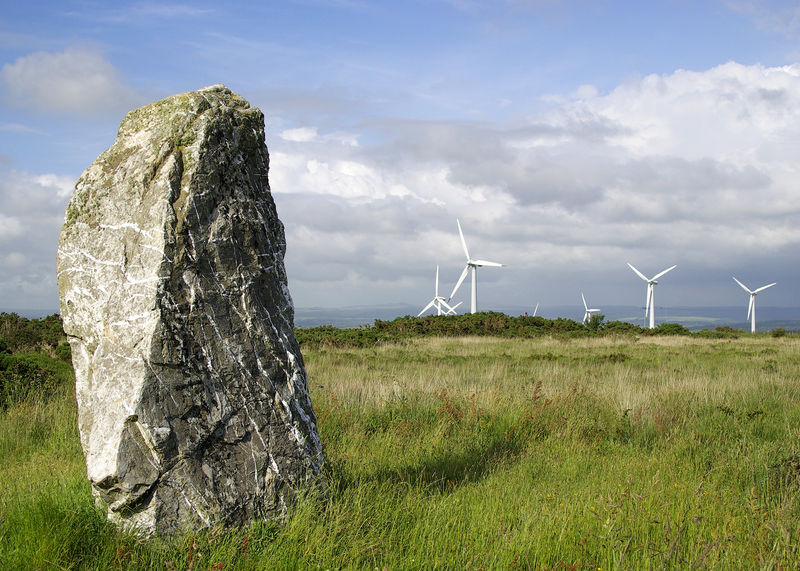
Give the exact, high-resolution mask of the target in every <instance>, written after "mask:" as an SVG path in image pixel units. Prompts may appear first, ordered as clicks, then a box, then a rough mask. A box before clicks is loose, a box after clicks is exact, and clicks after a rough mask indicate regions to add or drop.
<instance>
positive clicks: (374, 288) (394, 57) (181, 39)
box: [0, 0, 800, 310]
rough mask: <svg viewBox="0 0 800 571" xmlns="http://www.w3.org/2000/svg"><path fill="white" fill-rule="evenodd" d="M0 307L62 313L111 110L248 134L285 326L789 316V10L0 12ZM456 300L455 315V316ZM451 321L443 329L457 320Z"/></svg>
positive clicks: (407, 7)
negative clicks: (327, 310)
mask: <svg viewBox="0 0 800 571" xmlns="http://www.w3.org/2000/svg"><path fill="white" fill-rule="evenodd" d="M3 4H4V6H3V10H2V11H0V307H2V308H4V309H6V310H8V309H12V310H13V309H53V310H57V308H58V289H57V285H56V278H55V254H56V249H57V245H58V234H59V231H60V227H61V224H62V223H63V219H64V212H65V210H66V205H67V202H68V200H69V198H70V196H71V194H72V189H73V186H74V184H75V181H76V180H77V178H78V176H80V174H81V172H82V171H83V170H84V169H86V168H87V167H88V166H89V165H90V164H91V163H92V162H93V161H94V159H95V158H96V157H97V155H99V154H100V153H101V152H102V151H103V150H105V149H106V148H108V147H109V146H110V145H111V143H112V142H113V140H114V138H115V136H116V131H117V128H118V127H119V124H120V122H121V121H122V118H123V117H124V115H125V113H127V112H128V111H130V110H132V109H134V108H136V107H139V106H141V105H145V104H148V103H150V102H153V101H156V100H159V99H162V98H164V97H167V96H169V95H172V94H174V93H180V92H184V91H190V90H194V89H199V88H201V87H204V86H207V85H212V84H216V83H223V84H225V85H227V86H228V87H229V88H230V89H232V90H233V91H235V92H237V93H238V94H240V95H241V96H243V97H244V98H245V99H247V100H248V101H249V102H250V103H251V105H253V106H256V107H259V108H260V109H261V110H262V111H263V112H264V114H265V116H266V144H267V147H268V149H269V152H270V185H271V189H272V193H273V196H274V199H275V203H276V205H277V209H278V215H279V217H280V219H281V220H282V221H283V223H284V225H285V228H286V239H287V254H286V268H287V274H288V279H289V289H290V291H291V293H292V297H293V299H294V303H295V305H296V306H298V307H343V306H352V305H385V304H395V303H408V304H412V305H419V307H420V309H421V308H422V307H423V306H424V305H426V304H427V303H428V301H429V300H430V299H431V298H432V297H433V294H434V291H433V290H434V276H435V272H436V266H437V265H438V266H439V267H440V293H441V294H443V295H445V296H448V295H449V294H450V292H451V289H452V287H453V286H454V285H455V282H456V280H457V279H458V277H459V275H460V273H461V271H462V269H463V267H464V264H465V261H466V259H465V256H464V252H463V250H462V247H461V242H460V240H459V236H458V228H457V225H456V220H457V219H458V220H460V223H461V226H462V228H463V230H464V235H465V238H466V242H467V245H468V246H469V253H470V255H472V256H473V257H477V258H483V259H487V260H491V261H497V262H502V263H503V264H505V267H502V268H493V267H487V268H481V269H480V270H479V272H478V284H479V296H478V305H479V309H481V310H489V309H492V307H493V306H501V305H502V306H509V305H517V306H521V307H530V308H531V309H532V308H533V307H534V306H535V305H536V304H537V303H538V304H541V305H542V306H544V307H546V306H547V305H569V304H572V303H575V304H576V305H581V306H582V301H581V299H580V293H581V292H583V293H584V294H585V295H586V298H587V301H588V302H589V304H590V305H591V306H592V307H599V308H602V307H603V305H637V304H638V305H644V301H645V299H644V298H645V291H646V286H645V283H644V282H643V281H642V280H641V279H640V278H639V277H638V276H637V275H636V274H634V273H633V272H632V271H631V270H630V268H628V266H627V263H628V262H630V263H631V264H633V265H634V266H635V267H637V268H638V269H639V270H640V271H641V272H642V273H644V274H645V275H647V276H652V275H654V274H657V273H659V272H660V271H662V270H664V269H666V268H667V267H669V266H672V265H674V264H677V268H676V269H675V270H673V271H671V272H670V273H669V274H667V275H665V276H664V277H662V278H661V279H660V280H659V285H658V286H657V288H656V303H657V305H659V306H672V307H674V306H731V305H742V307H743V310H744V309H746V306H747V303H748V299H749V298H748V296H747V294H746V293H745V292H744V291H742V289H741V288H740V287H739V286H738V285H737V284H736V283H735V282H734V281H733V280H732V279H731V278H732V276H736V277H737V278H738V279H739V280H741V281H742V282H744V283H745V284H746V285H748V286H749V287H750V288H751V289H754V288H756V287H759V286H762V285H765V284H767V283H771V282H778V285H777V286H775V287H772V288H770V289H769V290H768V291H765V292H763V293H762V294H760V297H759V305H768V306H792V307H797V306H800V264H798V261H800V176H798V175H800V160H798V159H799V158H800V6H798V5H797V4H796V3H795V2H783V1H757V0H708V1H706V2H700V1H696V2H695V1H689V0H674V1H653V2H633V1H624V2H623V1H619V2H615V1H610V0H607V1H604V0H595V1H577V0H576V1H571V0H561V1H559V0H487V1H484V2H481V1H477V0H418V1H415V0H408V1H402V2H384V1H383V0H374V1H373V0H281V1H266V2H228V3H221V2H205V1H202V0H201V1H196V2H191V3H189V2H187V3H177V2H171V1H170V0H161V1H159V2H125V1H120V2H114V3H108V2H96V1H92V0H85V1H70V0H67V1H59V2H36V1H32V2H27V3H23V2H15V3H12V2H4V3H3ZM469 289H470V286H469V281H466V282H465V283H464V284H463V285H462V286H461V288H460V289H459V291H458V292H457V294H456V296H455V297H454V299H453V303H456V302H458V301H464V302H465V303H464V306H468V305H469ZM460 309H461V308H460Z"/></svg>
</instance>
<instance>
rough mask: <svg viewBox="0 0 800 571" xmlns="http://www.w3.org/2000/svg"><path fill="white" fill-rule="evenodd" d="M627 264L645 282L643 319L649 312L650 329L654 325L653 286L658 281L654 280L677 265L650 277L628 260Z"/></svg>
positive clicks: (654, 303)
mask: <svg viewBox="0 0 800 571" xmlns="http://www.w3.org/2000/svg"><path fill="white" fill-rule="evenodd" d="M628 266H630V268H631V269H632V270H633V271H634V272H636V275H637V276H639V277H640V278H642V279H643V280H644V281H646V282H647V302H646V303H645V306H644V317H645V319H647V314H648V313H649V314H650V329H653V328H655V326H656V302H655V292H654V290H655V286H656V284H657V283H658V282H657V281H656V280H657V279H658V278H660V277H661V276H663V275H664V274H666V273H667V272H669V271H671V270H674V269H675V268H677V267H678V266H677V264H676V265H674V266H672V267H669V268H667V269H666V270H664V271H663V272H660V273H657V274H656V275H654V276H653V277H652V278H648V277H646V276H645V275H644V274H643V273H642V272H640V271H639V270H637V269H636V268H634V267H633V266H632V265H631V263H630V262H628Z"/></svg>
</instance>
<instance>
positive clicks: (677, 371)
mask: <svg viewBox="0 0 800 571" xmlns="http://www.w3.org/2000/svg"><path fill="white" fill-rule="evenodd" d="M304 355H305V359H306V365H307V368H308V374H309V382H310V388H311V392H312V400H313V403H314V407H315V410H316V412H317V416H318V420H319V430H320V434H321V437H322V440H323V442H324V445H325V454H326V468H325V469H326V474H327V477H328V481H329V489H328V499H327V501H322V500H320V499H315V498H312V497H309V498H307V499H305V500H303V501H302V502H301V503H300V504H299V506H298V507H297V509H296V511H295V513H294V515H293V517H292V519H291V520H290V521H289V522H288V523H287V524H286V525H285V526H284V527H282V528H278V527H276V526H273V525H264V524H261V525H254V526H253V527H251V528H249V529H244V530H237V531H223V530H214V531H212V532H205V533H198V534H195V535H192V536H187V537H180V538H176V539H174V540H172V541H170V542H162V541H157V540H156V541H142V540H139V539H137V538H135V537H133V536H130V535H126V534H120V533H118V532H117V531H116V530H115V529H114V528H113V527H112V526H110V525H108V524H106V523H105V521H104V518H103V515H102V514H101V513H100V512H99V511H97V510H96V509H94V508H93V507H92V505H91V498H90V494H89V489H88V485H87V484H86V483H85V471H84V470H85V469H84V465H83V458H82V455H81V452H80V447H79V443H78V438H77V433H76V429H75V410H74V404H73V396H72V392H71V390H70V389H69V387H63V388H62V390H61V392H58V391H56V395H55V397H53V398H51V399H50V400H49V401H48V402H44V403H43V402H35V401H34V402H22V403H17V404H14V405H13V406H11V407H9V408H7V409H6V410H5V411H3V412H0V567H3V568H96V569H106V568H130V569H139V568H158V569H165V568H166V569H263V568H278V569H284V568H296V569H307V568H311V569H314V568H322V569H326V568H331V569H334V568H354V569H373V568H378V569H383V568H386V569H430V568H451V569H515V568H525V569H584V568H587V569H588V568H591V569H598V568H599V569H614V568H687V569H688V568H701V569H702V568H714V569H747V568H757V569H760V568H768V569H780V568H787V569H788V568H796V567H797V566H798V564H800V456H798V455H799V454H800V446H799V445H798V443H799V442H800V438H799V437H800V338H798V337H796V336H783V337H777V338H773V337H770V336H749V335H742V336H740V337H739V338H724V339H707V338H699V337H688V336H675V337H637V336H605V337H589V338H571V339H570V338H558V339H556V338H553V337H542V338H537V339H500V338H492V337H482V338H477V337H463V338H447V339H445V338H435V337H434V338H425V339H411V340H408V341H405V342H403V343H400V344H388V345H378V346H375V347H370V348H352V347H343V348H335V347H321V348H310V347H309V348H306V349H304Z"/></svg>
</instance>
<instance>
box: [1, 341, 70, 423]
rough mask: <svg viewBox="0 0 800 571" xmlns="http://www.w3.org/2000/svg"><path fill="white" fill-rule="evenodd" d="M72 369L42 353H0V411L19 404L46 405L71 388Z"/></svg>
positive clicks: (66, 364)
mask: <svg viewBox="0 0 800 571" xmlns="http://www.w3.org/2000/svg"><path fill="white" fill-rule="evenodd" d="M74 380H75V377H74V375H73V372H72V366H71V365H69V364H68V363H65V362H63V361H61V360H59V359H54V358H52V357H48V356H47V355H42V354H10V353H0V410H4V409H6V408H7V407H9V406H12V405H14V404H18V403H21V402H25V401H28V402H33V401H36V402H46V401H48V400H49V399H51V398H52V397H53V396H54V395H56V394H58V393H59V392H60V391H61V390H62V389H66V388H69V387H71V386H72V384H73V383H74Z"/></svg>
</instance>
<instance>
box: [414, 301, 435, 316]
mask: <svg viewBox="0 0 800 571" xmlns="http://www.w3.org/2000/svg"><path fill="white" fill-rule="evenodd" d="M434 303H436V300H435V299H434V300H433V301H431V302H430V303H429V304H428V305H426V306H425V308H424V309H423V310H422V311H420V312H419V313H418V314H417V317H422V314H423V313H425V312H426V311H428V310H429V309H430V308H431V307H433V304H434Z"/></svg>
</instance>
